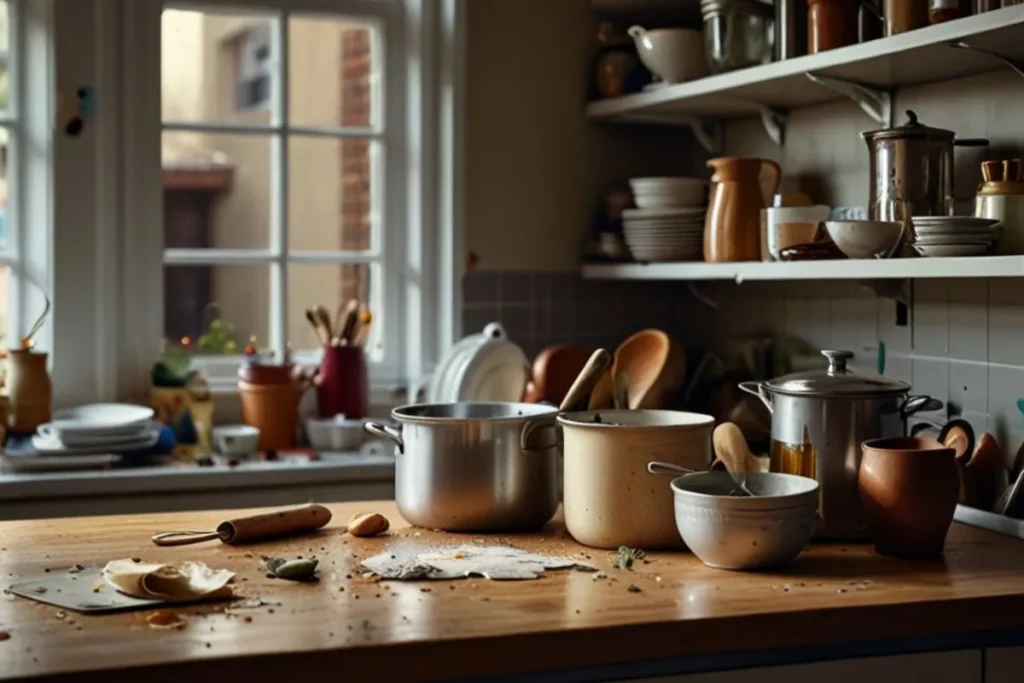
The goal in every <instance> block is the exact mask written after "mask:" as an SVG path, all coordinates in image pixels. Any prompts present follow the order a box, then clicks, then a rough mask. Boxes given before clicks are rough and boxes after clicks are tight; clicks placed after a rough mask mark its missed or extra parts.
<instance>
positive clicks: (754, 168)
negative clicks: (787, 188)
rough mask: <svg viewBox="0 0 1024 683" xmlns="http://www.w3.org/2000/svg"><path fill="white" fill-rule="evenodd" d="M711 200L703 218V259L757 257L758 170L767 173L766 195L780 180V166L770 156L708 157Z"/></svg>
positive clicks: (760, 197)
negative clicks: (744, 157) (763, 170)
mask: <svg viewBox="0 0 1024 683" xmlns="http://www.w3.org/2000/svg"><path fill="white" fill-rule="evenodd" d="M708 166H709V167H710V168H712V169H714V175H712V176H711V182H712V184H713V185H714V187H713V189H712V190H711V203H710V206H709V207H708V213H707V217H706V218H705V219H704V260H705V261H707V262H708V263H729V262H733V261H760V260H761V210H762V209H763V208H765V204H766V200H765V197H764V195H763V194H762V190H761V182H760V176H761V170H762V169H768V171H769V172H770V173H771V176H772V177H771V186H770V188H771V189H770V191H769V195H774V194H775V193H776V192H777V191H778V189H779V183H780V182H781V181H782V169H780V168H779V165H778V164H777V163H775V162H774V161H771V160H770V159H743V158H740V157H723V158H721V159H711V160H710V161H708Z"/></svg>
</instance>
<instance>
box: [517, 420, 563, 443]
mask: <svg viewBox="0 0 1024 683" xmlns="http://www.w3.org/2000/svg"><path fill="white" fill-rule="evenodd" d="M545 432H547V433H550V434H552V437H551V438H550V439H544V440H543V441H541V442H540V443H539V444H538V443H535V442H536V441H538V437H539V435H541V434H544V433H545ZM561 432H562V430H560V429H559V428H558V424H557V423H556V420H555V418H554V417H542V418H539V419H537V420H530V421H529V422H527V423H526V424H524V425H523V429H522V431H520V432H519V448H521V449H522V450H524V451H546V450H547V449H549V448H552V447H554V446H561V445H562V438H561Z"/></svg>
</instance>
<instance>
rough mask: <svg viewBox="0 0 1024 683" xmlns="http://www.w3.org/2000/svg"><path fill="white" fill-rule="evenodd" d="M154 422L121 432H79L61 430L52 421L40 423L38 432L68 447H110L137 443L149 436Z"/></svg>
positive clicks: (48, 439) (45, 437) (47, 438)
mask: <svg viewBox="0 0 1024 683" xmlns="http://www.w3.org/2000/svg"><path fill="white" fill-rule="evenodd" d="M152 429H153V427H152V424H151V423H149V422H147V423H145V424H144V425H142V426H141V427H137V428H134V429H133V431H130V432H128V431H125V432H124V433H121V432H111V433H103V432H79V431H77V430H63V431H60V430H58V429H55V428H54V427H53V423H52V422H47V423H46V424H42V425H39V427H38V428H36V432H37V433H38V434H39V436H42V437H43V438H44V439H46V440H47V441H52V440H56V441H57V442H59V443H61V444H63V445H64V446H65V447H67V448H95V447H96V446H100V447H104V448H110V447H113V446H119V445H120V444H123V443H127V444H131V443H135V442H138V441H143V440H145V439H146V438H148V437H149V434H150V432H151V431H152Z"/></svg>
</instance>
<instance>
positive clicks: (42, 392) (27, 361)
mask: <svg viewBox="0 0 1024 683" xmlns="http://www.w3.org/2000/svg"><path fill="white" fill-rule="evenodd" d="M4 382H5V384H6V387H7V396H8V398H9V399H10V404H11V411H10V415H9V416H8V418H7V424H8V426H9V427H10V428H11V431H12V432H15V433H19V434H31V433H32V432H34V431H36V427H38V426H39V425H41V424H44V423H46V422H49V421H50V408H51V403H52V401H53V384H52V383H51V382H50V373H49V372H47V370H46V354H45V353H36V352H34V351H31V350H29V349H11V350H10V351H8V352H7V375H6V377H5V380H4Z"/></svg>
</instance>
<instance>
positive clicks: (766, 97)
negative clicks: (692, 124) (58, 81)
mask: <svg viewBox="0 0 1024 683" xmlns="http://www.w3.org/2000/svg"><path fill="white" fill-rule="evenodd" d="M959 40H964V41H967V42H968V43H970V44H971V45H972V46H973V47H977V48H981V49H984V50H987V51H990V52H995V53H997V54H1000V55H1002V56H1004V57H1007V58H1009V59H1011V60H1013V61H1015V62H1017V63H1018V64H1022V63H1024V5H1017V6H1013V7H1006V8H1004V9H999V10H993V11H991V12H985V13H984V14H979V15H976V16H971V17H966V18H964V19H958V20H955V21H950V22H946V23H943V24H937V25H935V26H928V27H926V28H921V29H918V30H916V31H910V32H908V33H903V34H900V35H896V36H891V37H889V38H880V39H878V40H873V41H870V42H867V43H862V44H859V45H851V46H848V47H844V48H839V49H837V50H829V51H828V52H822V53H819V54H815V55H805V56H803V57H795V58H793V59H787V60H784V61H781V62H773V63H771V64H765V65H763V66H756V67H751V68H749V69H742V70H739V71H733V72H730V73H725V74H720V75H717V76H709V77H707V78H702V79H699V80H696V81H690V82H688V83H679V84H676V85H671V86H666V87H664V88H661V89H659V90H653V91H650V92H644V93H637V94H634V95H626V96H625V97H617V98H612V99H607V100H601V101H598V102H593V103H591V104H589V105H587V116H588V117H589V118H591V119H595V120H605V121H621V122H635V123H674V122H675V121H674V119H678V118H681V117H693V116H701V117H715V118H727V119H728V118H739V117H745V116H751V115H757V114H759V113H760V111H761V110H760V106H767V107H770V108H772V109H777V110H783V111H785V110H789V109H795V108H799V107H806V106H809V105H816V104H824V103H826V102H833V101H838V100H841V99H843V96H842V95H840V94H838V93H837V92H835V91H834V90H831V89H829V88H827V87H824V86H822V85H818V84H817V83H814V82H812V81H811V80H810V79H808V78H807V76H806V74H807V73H813V74H815V75H819V76H828V77H831V78H835V79H841V80H845V81H851V82H854V83H859V84H862V85H866V86H869V87H872V88H876V89H881V90H890V89H892V88H897V87H903V86H912V85H921V84H924V83H934V82H938V81H946V80H949V79H952V78H959V77H962V76H970V75H973V74H978V73H984V72H988V71H995V70H997V69H1001V68H1006V67H1005V65H1004V64H1003V63H1002V62H1001V61H1000V60H999V59H997V58H995V57H992V56H990V55H985V54H982V53H979V52H976V51H974V50H964V49H956V48H952V47H950V46H949V43H950V42H953V41H959ZM1021 87H1024V82H1022V83H1021ZM897 118H901V117H897Z"/></svg>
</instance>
